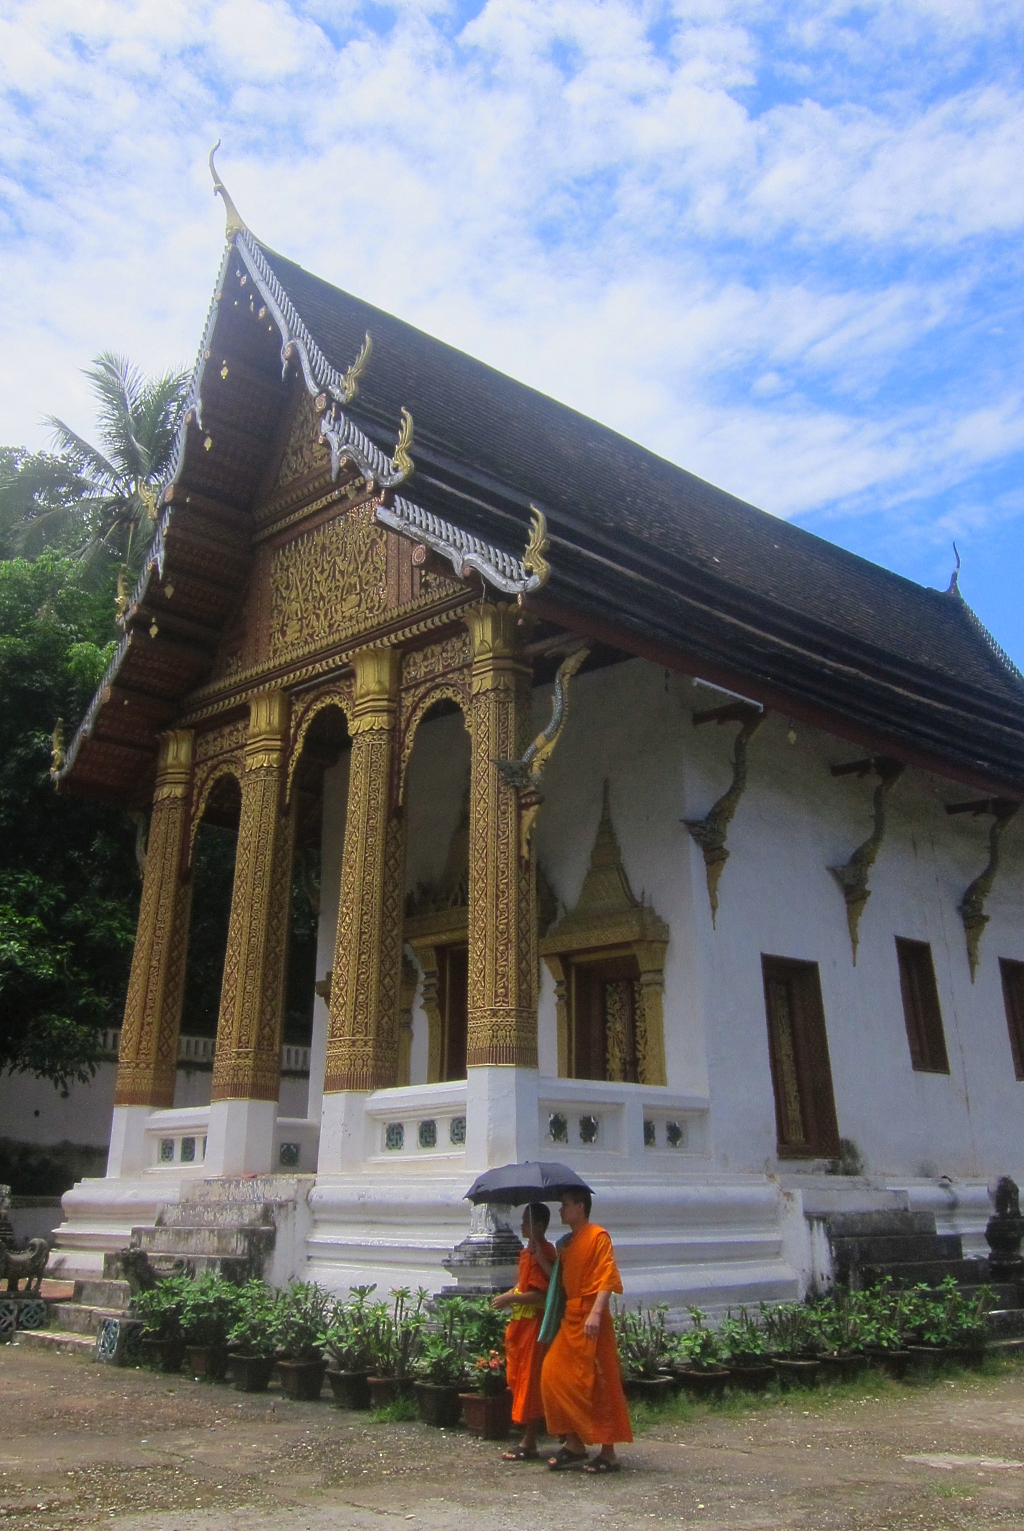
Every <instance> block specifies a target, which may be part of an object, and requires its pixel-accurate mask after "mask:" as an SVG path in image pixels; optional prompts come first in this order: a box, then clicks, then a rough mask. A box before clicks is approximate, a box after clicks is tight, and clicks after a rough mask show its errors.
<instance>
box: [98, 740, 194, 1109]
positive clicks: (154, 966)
mask: <svg viewBox="0 0 1024 1531" xmlns="http://www.w3.org/2000/svg"><path fill="white" fill-rule="evenodd" d="M191 752H192V735H191V733H189V732H187V731H186V730H184V729H177V730H175V731H173V732H171V733H166V734H161V735H160V754H159V757H158V762H157V774H156V790H155V791H154V794H153V812H152V816H151V818H150V825H149V845H148V849H147V856H146V870H145V875H144V877H143V880H142V901H141V904H140V906H139V922H138V928H137V931H136V936H135V948H134V950H133V952H132V967H131V975H130V977H129V980H128V995H127V998H126V1000H125V1008H124V1021H123V1023H122V1027H121V1049H120V1054H119V1057H118V1067H117V1084H116V1087H115V1091H114V1103H115V1105H118V1106H153V1107H162V1106H171V1105H173V1103H174V1082H175V1076H176V1072H177V1062H178V1030H179V1027H180V1024H181V1004H182V998H183V994H184V978H185V954H186V950H187V946H188V926H189V912H190V907H191V896H192V894H191V883H190V882H188V881H187V880H185V879H183V878H182V875H181V858H182V851H183V848H184V843H185V837H186V834H187V831H188V791H189V771H190V769H191Z"/></svg>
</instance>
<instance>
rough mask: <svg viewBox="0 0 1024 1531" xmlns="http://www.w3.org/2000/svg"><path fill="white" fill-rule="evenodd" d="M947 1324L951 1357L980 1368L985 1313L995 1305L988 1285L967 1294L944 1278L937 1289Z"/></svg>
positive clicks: (985, 1336) (986, 1325) (985, 1337)
mask: <svg viewBox="0 0 1024 1531" xmlns="http://www.w3.org/2000/svg"><path fill="white" fill-rule="evenodd" d="M939 1292H940V1294H941V1296H942V1300H943V1303H944V1304H945V1308H946V1320H947V1323H948V1324H949V1339H950V1354H951V1355H952V1356H953V1357H954V1358H955V1359H956V1360H958V1361H961V1362H962V1363H963V1364H964V1365H965V1366H980V1365H981V1363H982V1361H983V1359H984V1356H985V1346H986V1344H987V1343H988V1330H989V1322H988V1313H989V1309H990V1308H991V1307H992V1306H993V1304H994V1302H995V1293H994V1292H993V1290H992V1288H991V1287H989V1286H981V1287H978V1288H977V1290H976V1291H974V1292H972V1293H967V1292H965V1291H963V1289H962V1288H961V1287H959V1286H958V1285H957V1283H956V1279H955V1278H954V1277H952V1276H947V1278H946V1280H945V1281H943V1283H942V1285H941V1286H940V1288H939Z"/></svg>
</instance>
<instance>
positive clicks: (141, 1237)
mask: <svg viewBox="0 0 1024 1531" xmlns="http://www.w3.org/2000/svg"><path fill="white" fill-rule="evenodd" d="M211 1185H212V1183H209V1182H208V1183H206V1184H202V1183H201V1184H200V1185H198V1186H197V1187H196V1188H195V1190H194V1191H193V1193H192V1194H191V1195H187V1196H185V1197H183V1198H182V1200H181V1201H179V1202H175V1203H172V1204H169V1205H168V1206H165V1207H163V1208H161V1210H160V1211H159V1212H158V1214H157V1218H156V1221H155V1222H154V1223H153V1224H152V1225H150V1226H148V1227H138V1228H133V1229H132V1233H131V1245H130V1247H131V1248H133V1249H139V1250H142V1251H144V1253H145V1254H146V1255H147V1256H148V1257H149V1259H150V1261H151V1263H152V1264H154V1265H156V1266H158V1267H159V1266H160V1265H165V1264H166V1263H167V1262H170V1261H176V1260H186V1261H187V1262H188V1264H189V1266H190V1267H191V1269H192V1270H193V1271H194V1272H195V1273H196V1274H197V1275H198V1274H200V1273H202V1272H203V1271H214V1272H216V1273H217V1274H219V1275H222V1276H226V1277H227V1278H228V1279H229V1280H231V1281H235V1282H243V1281H248V1280H249V1279H250V1277H252V1276H262V1275H263V1274H264V1272H265V1270H266V1267H267V1265H268V1263H269V1260H270V1256H271V1254H272V1252H273V1249H274V1243H275V1240H276V1236H277V1224H276V1222H275V1218H274V1212H273V1207H272V1205H271V1204H270V1203H269V1202H268V1201H264V1200H261V1199H259V1197H258V1195H257V1196H253V1195H251V1194H248V1195H246V1194H243V1195H241V1196H237V1195H236V1196H232V1195H231V1194H230V1189H231V1183H230V1182H226V1183H220V1184H218V1185H217V1187H216V1189H213V1190H211ZM243 1187H244V1191H245V1192H251V1191H253V1190H258V1187H255V1186H253V1185H252V1183H251V1182H250V1183H248V1184H246V1183H243ZM62 1275H64V1276H66V1277H69V1278H72V1277H73V1279H74V1295H73V1296H72V1297H71V1298H69V1299H67V1300H57V1301H51V1303H50V1325H49V1327H48V1328H46V1329H36V1330H23V1331H19V1334H18V1340H19V1342H20V1343H22V1344H26V1345H29V1346H34V1347H36V1348H38V1349H45V1350H57V1351H61V1352H63V1353H65V1354H81V1355H91V1353H92V1350H93V1346H94V1344H95V1341H96V1332H97V1330H98V1328H99V1326H100V1323H101V1321H102V1320H103V1319H105V1318H117V1317H120V1316H122V1315H123V1314H124V1313H125V1311H126V1309H127V1307H128V1304H129V1301H130V1300H131V1287H130V1286H129V1284H128V1282H127V1281H126V1280H124V1279H123V1273H122V1269H121V1263H120V1256H119V1253H118V1252H117V1251H113V1252H109V1253H107V1254H105V1255H104V1257H103V1275H102V1277H96V1276H94V1275H81V1276H74V1273H73V1272H62Z"/></svg>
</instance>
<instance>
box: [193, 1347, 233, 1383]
mask: <svg viewBox="0 0 1024 1531" xmlns="http://www.w3.org/2000/svg"><path fill="white" fill-rule="evenodd" d="M185 1354H186V1356H187V1358H188V1369H189V1371H190V1372H191V1373H192V1375H193V1377H196V1378H199V1377H209V1379H210V1381H211V1382H223V1381H224V1378H225V1377H226V1376H227V1371H228V1352H227V1346H226V1345H186V1347H185Z"/></svg>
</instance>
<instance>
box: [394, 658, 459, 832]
mask: <svg viewBox="0 0 1024 1531" xmlns="http://www.w3.org/2000/svg"><path fill="white" fill-rule="evenodd" d="M471 658H472V654H471V650H470V643H469V634H468V633H466V632H460V633H457V634H451V635H449V636H448V637H446V638H442V639H441V641H440V643H432V644H430V645H428V647H427V648H424V649H414V650H413V651H412V653H409V654H406V656H405V658H404V660H403V663H402V689H401V693H400V696H399V705H398V735H399V740H400V745H399V763H398V770H399V780H398V800H399V802H400V803H401V802H404V800H405V780H406V775H407V772H408V767H409V757H410V756H411V754H412V747H413V744H414V743H415V740H416V730H417V728H418V727H419V725H420V723H421V721H422V719H423V715H424V713H426V712H428V711H429V709H430V708H431V707H433V705H434V703H435V702H439V701H441V700H442V699H444V700H447V701H451V702H454V703H455V704H456V706H457V707H461V709H462V712H463V715H464V717H465V719H466V723H467V726H468V724H469V716H468V714H469V704H470V670H469V666H470V661H471Z"/></svg>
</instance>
